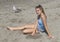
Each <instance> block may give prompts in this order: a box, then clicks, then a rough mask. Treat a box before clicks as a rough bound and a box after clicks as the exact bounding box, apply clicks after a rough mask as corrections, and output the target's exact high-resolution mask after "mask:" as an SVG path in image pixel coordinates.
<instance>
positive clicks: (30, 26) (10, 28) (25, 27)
mask: <svg viewBox="0 0 60 42" xmlns="http://www.w3.org/2000/svg"><path fill="white" fill-rule="evenodd" d="M28 28H34V24H29V25H24V26H20V27H7V29H9V30H23V29H28Z"/></svg>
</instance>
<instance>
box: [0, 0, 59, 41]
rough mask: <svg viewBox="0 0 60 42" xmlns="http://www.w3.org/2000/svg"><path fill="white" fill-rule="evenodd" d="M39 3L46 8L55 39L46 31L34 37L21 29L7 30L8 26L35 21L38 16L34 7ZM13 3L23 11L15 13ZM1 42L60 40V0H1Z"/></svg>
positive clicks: (50, 29)
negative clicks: (49, 36)
mask: <svg viewBox="0 0 60 42" xmlns="http://www.w3.org/2000/svg"><path fill="white" fill-rule="evenodd" d="M39 4H41V5H42V6H43V8H44V10H45V13H46V15H47V23H48V27H49V31H50V32H51V33H52V35H53V36H55V38H54V39H49V38H48V36H47V35H46V34H45V33H40V34H36V36H34V37H32V36H30V35H24V34H22V32H21V31H10V30H7V26H21V25H25V24H30V23H33V22H34V21H35V20H36V16H37V15H36V13H35V10H34V8H35V6H37V5H39ZM13 5H15V6H16V7H17V8H19V9H21V10H22V11H20V12H19V13H14V11H13V9H12V8H13ZM0 42H60V0H0Z"/></svg>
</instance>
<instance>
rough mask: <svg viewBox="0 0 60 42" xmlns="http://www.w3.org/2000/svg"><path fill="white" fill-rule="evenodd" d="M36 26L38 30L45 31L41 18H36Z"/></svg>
mask: <svg viewBox="0 0 60 42" xmlns="http://www.w3.org/2000/svg"><path fill="white" fill-rule="evenodd" d="M37 28H38V31H42V32H44V31H45V27H44V24H43V21H42V19H41V18H39V19H38V25H37Z"/></svg>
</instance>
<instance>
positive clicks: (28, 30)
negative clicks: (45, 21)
mask: <svg viewBox="0 0 60 42" xmlns="http://www.w3.org/2000/svg"><path fill="white" fill-rule="evenodd" d="M23 33H27V34H31V35H32V36H33V35H34V34H36V33H38V32H37V30H35V29H34V28H33V29H32V28H31V29H25V30H23Z"/></svg>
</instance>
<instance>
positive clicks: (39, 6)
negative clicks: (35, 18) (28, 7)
mask: <svg viewBox="0 0 60 42" xmlns="http://www.w3.org/2000/svg"><path fill="white" fill-rule="evenodd" d="M35 8H40V9H41V10H42V12H43V14H44V15H45V17H46V14H45V12H44V9H43V7H42V6H41V5H38V6H36V7H35Z"/></svg>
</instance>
